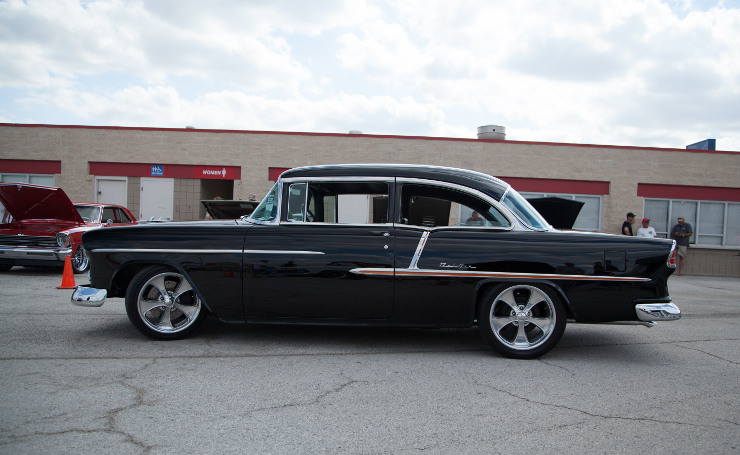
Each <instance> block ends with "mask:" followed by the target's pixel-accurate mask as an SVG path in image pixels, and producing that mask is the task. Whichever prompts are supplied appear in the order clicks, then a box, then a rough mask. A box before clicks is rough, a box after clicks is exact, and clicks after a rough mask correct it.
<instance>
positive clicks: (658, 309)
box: [635, 303, 681, 322]
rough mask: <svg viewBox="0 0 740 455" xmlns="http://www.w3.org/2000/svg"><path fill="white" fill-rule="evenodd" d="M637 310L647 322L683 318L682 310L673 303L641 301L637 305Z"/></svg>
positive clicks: (641, 318)
mask: <svg viewBox="0 0 740 455" xmlns="http://www.w3.org/2000/svg"><path fill="white" fill-rule="evenodd" d="M635 312H636V313H637V318H638V319H640V320H641V321H645V322H654V321H673V320H676V319H681V310H680V309H679V308H678V307H677V306H676V305H674V304H672V303H640V304H637V305H635Z"/></svg>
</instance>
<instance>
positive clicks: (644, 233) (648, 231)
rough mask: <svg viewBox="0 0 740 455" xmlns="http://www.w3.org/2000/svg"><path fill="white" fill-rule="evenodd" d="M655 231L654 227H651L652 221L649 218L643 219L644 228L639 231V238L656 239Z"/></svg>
mask: <svg viewBox="0 0 740 455" xmlns="http://www.w3.org/2000/svg"><path fill="white" fill-rule="evenodd" d="M655 235H656V234H655V229H653V227H652V226H650V219H649V218H643V219H642V227H641V228H640V229H638V230H637V236H638V237H647V238H651V239H654V238H655Z"/></svg>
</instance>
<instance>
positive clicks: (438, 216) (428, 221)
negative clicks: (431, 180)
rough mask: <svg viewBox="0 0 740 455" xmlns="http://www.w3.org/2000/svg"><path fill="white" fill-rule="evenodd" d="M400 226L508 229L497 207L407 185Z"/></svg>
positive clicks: (433, 188) (464, 196)
mask: <svg viewBox="0 0 740 455" xmlns="http://www.w3.org/2000/svg"><path fill="white" fill-rule="evenodd" d="M401 223H403V224H410V225H414V226H425V227H436V226H492V227H508V226H509V225H510V223H509V221H508V220H507V219H506V217H505V216H504V215H503V214H501V212H499V211H498V210H497V209H496V208H495V207H493V206H491V205H490V204H489V203H487V202H485V201H484V200H482V199H480V198H478V197H476V196H473V195H471V194H468V193H465V192H462V191H458V190H455V189H452V188H446V187H439V186H433V185H417V184H404V185H403V188H402V190H401Z"/></svg>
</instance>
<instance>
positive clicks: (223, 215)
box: [200, 199, 259, 220]
mask: <svg viewBox="0 0 740 455" xmlns="http://www.w3.org/2000/svg"><path fill="white" fill-rule="evenodd" d="M200 203H201V204H203V206H204V207H205V208H206V210H207V211H208V213H210V214H211V216H212V217H213V218H214V219H226V220H234V219H237V218H240V217H241V216H242V215H250V214H251V213H252V212H253V211H254V209H255V208H257V205H259V201H242V200H236V199H234V200H222V199H214V200H209V201H200Z"/></svg>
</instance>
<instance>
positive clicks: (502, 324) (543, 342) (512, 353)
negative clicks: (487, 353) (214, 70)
mask: <svg viewBox="0 0 740 455" xmlns="http://www.w3.org/2000/svg"><path fill="white" fill-rule="evenodd" d="M485 299H486V301H485V304H484V305H483V306H482V308H481V315H480V316H481V317H479V320H478V324H479V326H480V329H481V333H482V334H483V335H484V337H485V338H486V339H487V340H488V341H489V343H490V344H491V345H492V346H493V347H494V349H496V350H497V351H499V352H500V353H502V354H504V355H506V356H508V357H515V358H533V357H538V356H540V355H542V354H544V353H545V352H547V351H549V350H550V349H552V348H553V347H554V346H555V344H556V343H557V342H558V340H559V339H560V337H561V336H562V334H563V331H564V330H565V311H564V310H563V309H562V305H561V304H560V300H559V299H558V298H557V296H556V295H555V294H554V293H553V292H552V291H551V290H549V289H547V288H545V287H539V286H534V285H524V284H522V285H515V286H510V287H505V288H503V289H502V288H499V289H497V290H495V291H494V292H489V293H488V294H487V295H486V297H485Z"/></svg>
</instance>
